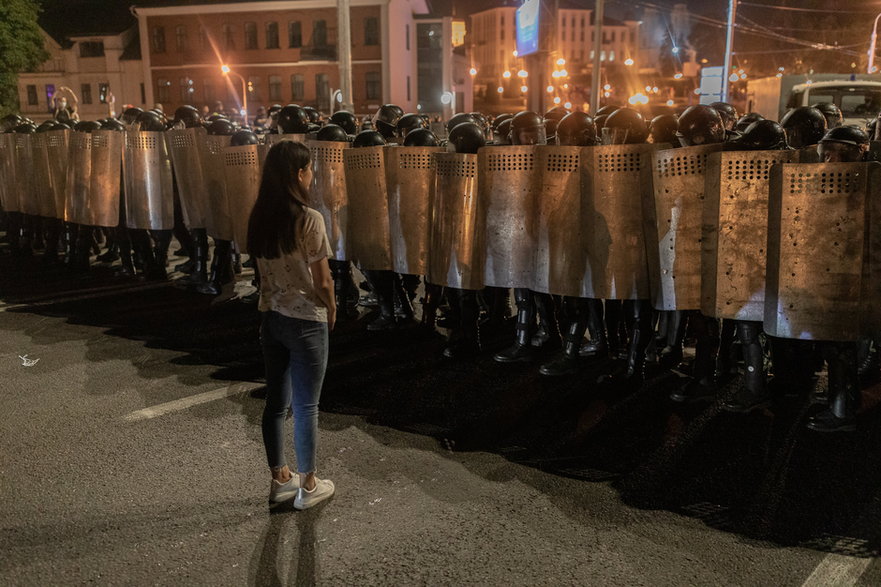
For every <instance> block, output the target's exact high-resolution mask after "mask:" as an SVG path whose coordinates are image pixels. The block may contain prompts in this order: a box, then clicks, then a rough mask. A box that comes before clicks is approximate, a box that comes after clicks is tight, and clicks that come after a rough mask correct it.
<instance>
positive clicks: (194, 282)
mask: <svg viewBox="0 0 881 587" xmlns="http://www.w3.org/2000/svg"><path fill="white" fill-rule="evenodd" d="M190 243H191V251H192V257H190V260H189V261H188V262H187V263H183V265H186V264H190V268H189V275H186V276H184V277H181V278H180V279H178V280H177V282H178V283H180V284H182V285H188V286H199V285H204V284H205V283H207V282H208V232H207V230H206V229H204V228H196V229H193V235H192V238H191V239H190ZM175 269H177V270H178V271H182V270H183V269H181V266H180V265H178V266H177V267H175Z"/></svg>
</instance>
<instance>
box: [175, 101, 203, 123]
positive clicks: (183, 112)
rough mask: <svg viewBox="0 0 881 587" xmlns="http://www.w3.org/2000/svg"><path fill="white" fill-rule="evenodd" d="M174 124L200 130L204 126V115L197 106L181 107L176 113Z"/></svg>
mask: <svg viewBox="0 0 881 587" xmlns="http://www.w3.org/2000/svg"><path fill="white" fill-rule="evenodd" d="M174 122H175V123H180V124H183V126H184V128H198V127H199V126H200V125H201V124H202V115H201V114H199V110H198V108H196V107H195V106H189V105H187V106H181V107H179V108H178V109H177V110H175V111H174Z"/></svg>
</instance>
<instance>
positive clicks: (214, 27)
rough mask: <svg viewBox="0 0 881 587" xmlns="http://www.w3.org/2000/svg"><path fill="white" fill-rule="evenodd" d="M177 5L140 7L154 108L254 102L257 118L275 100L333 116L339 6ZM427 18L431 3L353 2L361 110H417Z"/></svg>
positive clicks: (320, 2) (315, 1)
mask: <svg viewBox="0 0 881 587" xmlns="http://www.w3.org/2000/svg"><path fill="white" fill-rule="evenodd" d="M168 4H169V3H168V2H162V3H161V4H160V3H155V4H153V5H145V6H136V7H135V8H134V11H135V13H136V15H137V17H138V26H139V30H140V35H141V54H142V55H143V62H144V65H143V67H144V74H145V78H146V82H147V83H146V93H147V95H146V99H147V102H148V103H151V104H152V103H160V104H162V105H163V108H164V109H165V110H166V111H167V112H171V111H173V110H174V109H175V108H177V107H178V106H181V105H183V104H192V105H195V106H197V107H202V106H208V107H209V109H214V108H215V105H216V103H218V102H220V103H222V104H223V106H224V108H226V109H231V108H235V109H240V108H242V107H243V106H244V105H245V103H246V102H247V106H248V111H249V113H250V114H252V115H253V113H254V112H256V110H257V108H258V107H260V106H263V107H268V106H270V105H272V104H288V103H296V104H300V105H303V106H313V107H315V108H318V109H319V110H321V111H323V112H330V111H332V110H333V109H334V107H335V106H336V104H337V103H338V97H337V96H336V91H337V90H338V89H339V87H340V83H339V80H340V77H339V76H340V71H339V63H338V60H337V58H338V56H337V11H336V2H335V1H334V0H281V1H265V2H231V3H222V2H218V3H203V4H199V5H191V4H188V3H183V2H181V3H180V5H168ZM172 4H173V3H172ZM426 12H427V6H426V4H425V2H424V0H351V16H350V19H351V35H352V98H353V103H354V106H355V111H356V112H357V113H372V112H374V111H375V110H376V109H377V108H378V107H379V106H380V105H382V104H384V103H395V104H398V105H400V106H401V107H402V108H403V109H404V110H406V111H410V112H415V111H416V107H417V102H418V99H417V77H418V71H417V50H416V49H417V48H416V32H417V31H416V26H415V22H414V18H413V16H414V14H424V13H426ZM222 66H227V68H228V69H229V73H224V72H223V71H222V69H221V68H222ZM243 94H244V95H245V96H246V99H242V96H243Z"/></svg>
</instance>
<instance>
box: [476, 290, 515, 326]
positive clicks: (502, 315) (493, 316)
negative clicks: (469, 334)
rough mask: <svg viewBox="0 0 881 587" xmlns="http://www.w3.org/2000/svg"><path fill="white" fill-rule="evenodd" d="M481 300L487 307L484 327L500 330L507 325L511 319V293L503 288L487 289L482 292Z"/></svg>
mask: <svg viewBox="0 0 881 587" xmlns="http://www.w3.org/2000/svg"><path fill="white" fill-rule="evenodd" d="M483 298H484V300H486V303H487V306H489V312H488V316H487V320H486V326H487V327H489V328H500V327H502V326H505V325H506V324H508V323H509V322H508V319H509V318H510V317H511V314H512V310H511V291H510V290H509V289H508V288H504V287H487V288H484V290H483Z"/></svg>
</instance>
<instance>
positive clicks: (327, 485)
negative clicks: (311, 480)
mask: <svg viewBox="0 0 881 587" xmlns="http://www.w3.org/2000/svg"><path fill="white" fill-rule="evenodd" d="M333 490H334V487H333V481H330V480H329V479H319V478H318V477H316V478H315V488H314V489H313V490H312V491H307V490H306V489H304V488H302V487H301V488H300V490H299V491H297V498H296V499H295V500H294V509H298V510H305V509H309V508H311V507H312V506H314V505H318V504H319V503H321V502H322V501H324V500H325V499H327V498H329V497H330V496H331V495H333Z"/></svg>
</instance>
